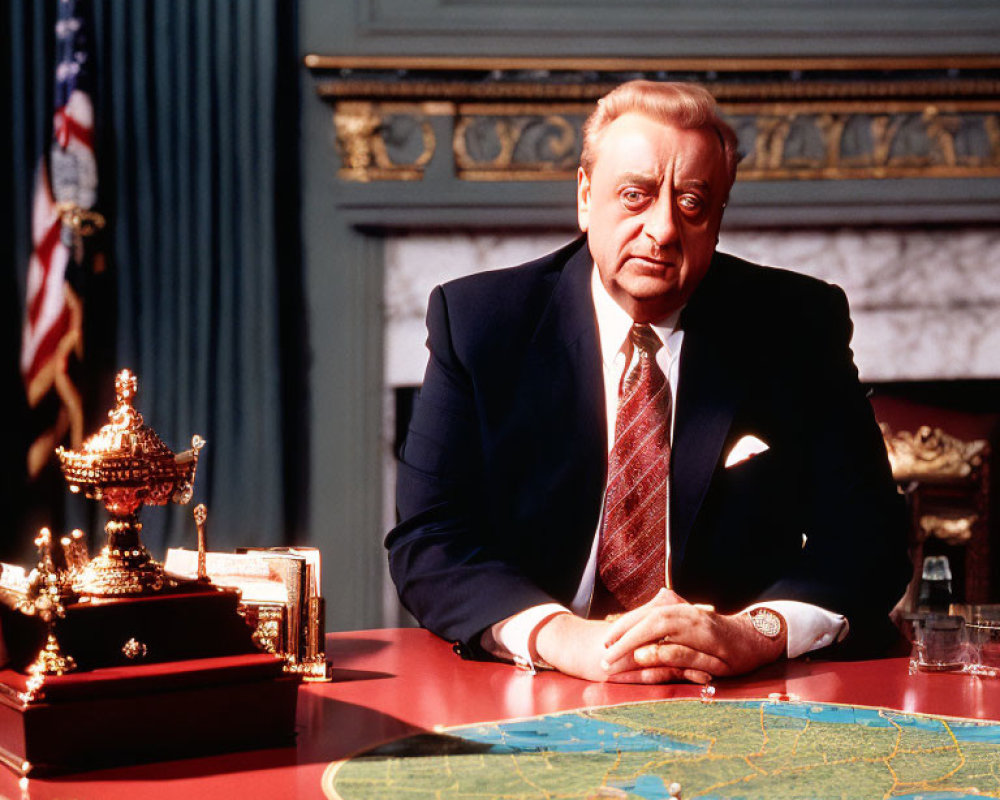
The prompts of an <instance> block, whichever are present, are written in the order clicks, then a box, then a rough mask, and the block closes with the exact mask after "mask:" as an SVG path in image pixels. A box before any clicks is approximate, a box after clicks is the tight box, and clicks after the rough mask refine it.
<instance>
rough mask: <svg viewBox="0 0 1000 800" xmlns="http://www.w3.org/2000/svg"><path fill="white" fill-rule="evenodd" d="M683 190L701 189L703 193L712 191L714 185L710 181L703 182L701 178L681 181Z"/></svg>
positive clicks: (680, 185)
mask: <svg viewBox="0 0 1000 800" xmlns="http://www.w3.org/2000/svg"><path fill="white" fill-rule="evenodd" d="M678 187H679V188H681V189H699V190H701V191H703V192H710V191H712V185H711V184H710V183H709V182H708V181H703V180H701V179H700V178H691V179H690V180H686V181H681V182H680V183H679V184H678Z"/></svg>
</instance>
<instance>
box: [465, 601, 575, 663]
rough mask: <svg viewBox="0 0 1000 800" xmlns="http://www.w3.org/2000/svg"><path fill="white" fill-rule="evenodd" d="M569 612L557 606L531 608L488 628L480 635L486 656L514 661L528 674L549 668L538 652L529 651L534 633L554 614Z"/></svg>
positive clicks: (556, 604)
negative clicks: (490, 655) (536, 669)
mask: <svg viewBox="0 0 1000 800" xmlns="http://www.w3.org/2000/svg"><path fill="white" fill-rule="evenodd" d="M569 613H571V612H570V610H569V609H568V608H566V607H565V606H561V605H559V603H544V604H543V605H540V606H532V607H531V608H527V609H525V610H524V611H522V612H520V613H518V614H515V615H514V616H512V617H507V619H504V620H501V621H500V622H497V623H495V624H494V625H493V626H491V627H490V628H487V629H486V630H485V631H484V632H483V637H482V641H481V644H482V646H483V649H484V650H486V651H487V652H488V653H491V654H492V655H494V656H496V657H497V658H503V659H507V660H509V661H513V662H514V663H515V664H517V665H518V666H519V667H522V668H524V669H526V670H527V671H528V672H531V673H534V672H535V668H536V667H537V668H542V669H551V667H550V666H549V665H548V664H546V663H545V662H544V661H542V660H541V659H540V658H539V657H538V653H533V652H532V650H533V648H532V643H533V642H534V640H535V632H536V631H537V630H538V629H539V628H540V627H541V626H542V623H543V622H546V621H547V620H549V619H550V618H551V617H554V616H555V615H556V614H569Z"/></svg>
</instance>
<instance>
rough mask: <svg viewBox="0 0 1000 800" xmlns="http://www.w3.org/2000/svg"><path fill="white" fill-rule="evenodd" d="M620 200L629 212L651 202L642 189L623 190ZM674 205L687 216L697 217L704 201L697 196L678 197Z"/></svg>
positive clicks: (684, 195) (682, 195)
mask: <svg viewBox="0 0 1000 800" xmlns="http://www.w3.org/2000/svg"><path fill="white" fill-rule="evenodd" d="M621 200H622V203H623V204H624V205H625V207H626V208H628V209H629V210H631V211H640V210H642V209H643V208H645V207H646V206H647V205H649V203H650V202H652V196H651V195H650V194H649V193H648V192H646V191H645V190H643V189H636V188H631V189H623V190H622V192H621ZM676 203H677V206H678V207H679V208H680V209H681V211H683V212H684V213H685V214H686V215H687V216H697V215H698V214H700V213H701V212H702V211H703V210H704V208H705V200H704V199H703V198H702V197H701V196H699V195H697V194H691V193H685V194H681V195H678V196H677V200H676Z"/></svg>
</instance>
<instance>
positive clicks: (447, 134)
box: [306, 55, 1000, 181]
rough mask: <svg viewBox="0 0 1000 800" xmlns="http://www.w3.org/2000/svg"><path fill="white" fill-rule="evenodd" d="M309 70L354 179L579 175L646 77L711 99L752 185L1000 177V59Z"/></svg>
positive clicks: (348, 64)
mask: <svg viewBox="0 0 1000 800" xmlns="http://www.w3.org/2000/svg"><path fill="white" fill-rule="evenodd" d="M306 65H307V66H308V67H309V68H310V69H312V70H313V71H314V73H315V75H316V77H317V85H316V89H317V93H318V94H319V96H320V97H321V98H322V99H323V100H325V101H327V102H329V103H330V104H332V105H333V107H334V125H335V128H336V135H337V143H338V149H339V151H340V153H341V156H342V168H341V171H340V175H341V177H342V178H344V179H345V180H349V181H380V180H404V181H413V180H421V179H422V177H423V175H424V167H425V166H426V165H427V164H428V163H429V162H430V161H431V159H433V158H435V157H437V158H438V159H450V166H451V168H452V174H453V175H454V176H455V177H456V178H458V179H459V180H468V181H511V180H514V181H521V180H570V179H572V178H573V176H574V175H575V171H576V159H577V157H578V154H579V151H580V145H581V130H580V129H581V126H582V124H583V120H584V119H585V118H586V115H587V114H588V113H589V111H590V110H591V109H592V107H593V103H594V101H595V100H596V99H597V98H598V97H600V96H601V95H603V94H604V93H606V92H607V91H608V90H610V89H611V88H613V87H614V86H615V85H617V84H618V83H620V82H622V81H623V80H627V79H629V78H631V77H637V76H640V75H641V76H645V77H649V78H652V79H655V80H695V81H699V82H700V83H702V84H704V85H705V86H706V87H708V88H709V89H710V91H712V93H713V94H714V95H715V97H716V98H717V100H718V101H719V104H720V107H721V108H722V110H723V112H724V113H725V114H726V116H727V117H728V118H729V120H730V121H731V122H732V124H733V125H734V127H735V128H736V130H737V132H738V134H739V137H740V147H741V150H742V151H743V152H744V154H745V158H744V161H743V163H742V164H741V167H740V178H741V179H742V180H752V181H765V180H789V179H813V180H817V179H818V180H846V179H867V178H870V179H881V178H913V177H919V178H982V177H995V176H1000V59H998V58H992V57H981V58H952V59H947V58H943V59H931V60H926V59H925V60H913V59H909V60H908V59H833V60H831V59H811V60H810V59H757V60H754V59H736V60H733V59H730V60H728V61H727V60H712V61H699V60H690V61H683V60H676V59H673V60H672V59H659V60H657V59H653V60H648V59H647V60H634V61H633V60H628V59H548V60H546V59H490V58H478V59H477V58H471V59H465V58H463V59H458V58H443V57H442V58H423V59H421V58H413V59H406V58H364V57H353V58H347V57H345V58H337V57H325V56H316V55H311V56H308V57H307V58H306ZM434 118H438V119H439V120H440V122H441V124H440V125H435V124H432V119H434ZM435 131H437V135H435ZM448 138H450V140H451V148H450V150H448V149H446V148H445V146H444V142H445V141H447V140H448ZM438 140H441V144H442V146H441V147H440V148H438ZM441 166H444V167H447V166H448V165H447V164H442V165H441ZM441 174H446V173H444V172H443V173H441Z"/></svg>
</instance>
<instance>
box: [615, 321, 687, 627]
mask: <svg viewBox="0 0 1000 800" xmlns="http://www.w3.org/2000/svg"><path fill="white" fill-rule="evenodd" d="M629 338H630V339H631V340H632V345H633V346H634V347H635V348H636V349H637V350H638V351H639V358H638V363H636V364H635V365H634V366H633V367H632V369H631V370H629V372H628V374H627V375H626V376H625V379H624V381H623V382H622V387H621V392H620V394H619V399H618V416H617V419H616V421H615V442H614V446H613V447H612V448H611V455H610V456H609V457H608V488H607V494H606V496H605V499H604V523H603V526H602V530H601V541H600V545H599V546H598V551H597V570H598V574H599V575H600V579H601V581H602V582H603V584H604V587H605V588H606V589H607V590H608V591H609V592H610V593H611V594H612V595H613V596H614V598H615V599H616V600H617V601H618V603H620V604H621V605H622V606H623V607H624V608H625V609H631V608H635V607H636V606H639V605H642V604H643V603H645V602H646V601H647V600H649V599H651V598H652V597H653V595H654V594H656V592H657V591H659V589H661V588H662V587H663V586H664V585H665V583H666V524H667V523H666V516H667V490H668V483H667V477H668V475H669V472H670V433H669V432H670V427H669V426H670V387H669V385H668V383H667V379H666V377H665V376H664V375H663V371H662V370H661V369H660V367H659V365H658V364H657V363H656V351H657V350H659V349H660V347H662V346H663V343H662V342H661V341H660V339H659V337H658V336H657V335H656V334H655V333H654V332H653V329H652V328H650V327H649V325H639V324H635V325H633V326H632V329H631V330H630V331H629Z"/></svg>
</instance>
